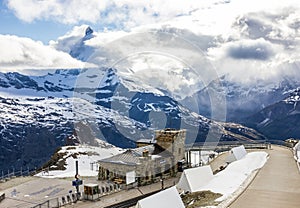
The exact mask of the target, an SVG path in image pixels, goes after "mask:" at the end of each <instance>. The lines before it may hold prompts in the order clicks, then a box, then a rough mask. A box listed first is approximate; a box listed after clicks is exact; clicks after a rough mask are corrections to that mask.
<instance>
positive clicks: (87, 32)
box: [85, 26, 94, 36]
mask: <svg viewBox="0 0 300 208" xmlns="http://www.w3.org/2000/svg"><path fill="white" fill-rule="evenodd" d="M93 32H94V31H93V29H92V28H91V27H90V26H88V27H87V28H86V30H85V36H88V35H91V34H93Z"/></svg>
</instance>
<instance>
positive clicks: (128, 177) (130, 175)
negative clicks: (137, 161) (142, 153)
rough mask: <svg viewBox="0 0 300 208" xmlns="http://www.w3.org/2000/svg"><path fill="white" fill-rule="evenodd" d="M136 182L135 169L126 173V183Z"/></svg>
mask: <svg viewBox="0 0 300 208" xmlns="http://www.w3.org/2000/svg"><path fill="white" fill-rule="evenodd" d="M134 182H135V171H131V172H127V173H126V184H127V185H128V184H131V183H134Z"/></svg>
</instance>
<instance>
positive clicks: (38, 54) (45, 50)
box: [0, 35, 92, 71]
mask: <svg viewBox="0 0 300 208" xmlns="http://www.w3.org/2000/svg"><path fill="white" fill-rule="evenodd" d="M0 45H1V50H0V70H1V71H12V70H13V71H16V70H23V69H41V68H43V69H53V68H65V69H67V68H82V67H88V66H92V65H91V64H87V63H83V62H81V61H78V60H76V59H73V58H72V57H71V56H70V55H69V54H67V53H64V52H61V51H57V50H55V49H53V48H51V47H50V46H45V45H43V43H42V42H39V41H33V40H31V39H29V38H21V37H17V36H12V35H0Z"/></svg>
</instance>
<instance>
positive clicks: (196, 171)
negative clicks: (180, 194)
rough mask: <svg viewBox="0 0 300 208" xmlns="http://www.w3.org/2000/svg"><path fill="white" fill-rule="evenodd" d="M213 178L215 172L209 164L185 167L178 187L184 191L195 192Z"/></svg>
mask: <svg viewBox="0 0 300 208" xmlns="http://www.w3.org/2000/svg"><path fill="white" fill-rule="evenodd" d="M212 179H213V172H212V170H211V168H210V166H209V165H206V166H202V167H197V168H190V169H185V170H184V171H183V174H182V175H181V178H180V180H179V183H178V184H177V187H178V188H179V189H182V190H184V191H189V192H195V191H197V190H198V189H199V188H200V187H202V186H204V185H206V184H207V183H208V182H209V181H210V180H212Z"/></svg>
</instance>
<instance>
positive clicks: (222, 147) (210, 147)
mask: <svg viewBox="0 0 300 208" xmlns="http://www.w3.org/2000/svg"><path fill="white" fill-rule="evenodd" d="M240 145H244V147H245V148H246V149H269V148H271V142H270V141H266V140H257V141H253V142H252V141H251V142H249V141H221V142H196V143H194V144H187V145H186V146H185V148H186V151H215V152H224V151H228V150H230V149H232V148H233V147H237V146H240Z"/></svg>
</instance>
